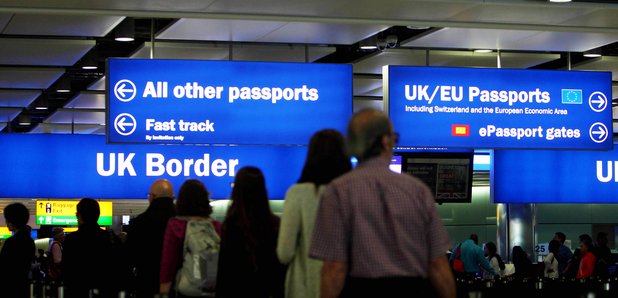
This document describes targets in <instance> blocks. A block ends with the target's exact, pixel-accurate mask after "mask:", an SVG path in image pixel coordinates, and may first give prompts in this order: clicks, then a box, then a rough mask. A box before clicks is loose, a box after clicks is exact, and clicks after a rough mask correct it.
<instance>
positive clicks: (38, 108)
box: [34, 106, 48, 110]
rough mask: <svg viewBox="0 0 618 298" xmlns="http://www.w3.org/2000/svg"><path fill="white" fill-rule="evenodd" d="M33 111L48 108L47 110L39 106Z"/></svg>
mask: <svg viewBox="0 0 618 298" xmlns="http://www.w3.org/2000/svg"><path fill="white" fill-rule="evenodd" d="M34 109H35V110H47V109H48V108H47V107H44V106H39V107H36V108H34Z"/></svg>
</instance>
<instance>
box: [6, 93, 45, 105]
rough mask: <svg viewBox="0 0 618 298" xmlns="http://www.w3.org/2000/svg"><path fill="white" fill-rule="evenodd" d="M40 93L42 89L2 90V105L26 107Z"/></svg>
mask: <svg viewBox="0 0 618 298" xmlns="http://www.w3.org/2000/svg"><path fill="white" fill-rule="evenodd" d="M39 95H41V91H30V90H0V107H18V108H25V107H27V106H29V105H30V104H31V103H32V102H33V101H34V100H35V99H36V98H37V97H39Z"/></svg>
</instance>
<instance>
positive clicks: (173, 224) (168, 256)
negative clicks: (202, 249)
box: [160, 179, 220, 297]
mask: <svg viewBox="0 0 618 298" xmlns="http://www.w3.org/2000/svg"><path fill="white" fill-rule="evenodd" d="M209 196H210V195H209V193H208V190H207V189H206V186H205V185H204V183H202V182H201V181H199V180H196V179H189V180H187V181H185V182H184V183H183V184H182V186H181V187H180V190H179V191H178V200H177V201H176V215H177V216H176V217H175V218H171V219H170V220H169V221H168V223H167V227H166V229H165V235H164V238H163V251H162V254H161V273H160V282H161V285H160V292H161V294H167V295H169V294H175V295H176V297H193V296H196V297H201V296H202V295H203V294H206V295H209V296H208V297H212V296H214V282H215V281H214V277H213V278H212V279H213V280H211V281H205V282H206V284H212V285H213V287H212V288H209V289H204V291H205V292H204V293H199V294H195V295H194V294H192V293H188V292H186V291H184V292H183V287H182V284H184V283H183V280H181V276H183V274H181V273H180V272H179V270H184V267H183V263H185V262H188V261H190V260H187V257H190V256H191V255H190V254H188V253H186V252H185V250H186V249H185V247H186V244H187V243H188V241H187V240H189V237H185V236H187V235H190V234H191V235H196V234H193V233H192V231H198V232H199V229H200V228H201V229H202V231H203V230H206V232H204V233H200V234H199V235H200V237H202V238H204V237H206V236H207V237H208V239H200V240H202V241H205V242H206V243H207V244H208V245H210V246H212V247H213V249H215V250H218V248H219V242H220V238H219V236H218V234H217V232H216V230H217V229H216V226H217V222H216V221H215V220H213V219H211V218H210V214H211V213H212V207H211V206H210V202H209ZM186 238H187V239H186ZM214 266H216V265H214ZM214 268H216V267H214ZM177 274H178V276H177ZM208 277H209V276H202V277H201V278H202V279H206V278H208ZM172 282H175V285H174V290H175V291H173V292H171V288H172Z"/></svg>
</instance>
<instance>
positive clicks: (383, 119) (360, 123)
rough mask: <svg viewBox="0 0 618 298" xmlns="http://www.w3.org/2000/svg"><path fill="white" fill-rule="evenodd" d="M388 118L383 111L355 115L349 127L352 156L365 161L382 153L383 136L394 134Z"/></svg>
mask: <svg viewBox="0 0 618 298" xmlns="http://www.w3.org/2000/svg"><path fill="white" fill-rule="evenodd" d="M391 127H392V126H391V122H390V120H389V119H388V116H387V115H386V114H384V113H383V112H381V111H378V110H374V109H364V110H362V111H360V112H357V113H355V114H354V115H353V116H352V119H350V123H349V125H348V150H349V151H350V152H349V153H350V155H351V156H354V157H356V158H358V159H359V160H365V159H368V158H371V157H374V156H378V155H380V154H381V152H382V136H384V135H388V134H391V133H392V129H391Z"/></svg>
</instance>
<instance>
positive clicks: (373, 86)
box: [352, 77, 382, 97]
mask: <svg viewBox="0 0 618 298" xmlns="http://www.w3.org/2000/svg"><path fill="white" fill-rule="evenodd" d="M352 84H353V86H354V96H355V97H356V96H379V97H382V79H372V78H359V77H355V78H354V80H353V81H352Z"/></svg>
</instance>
